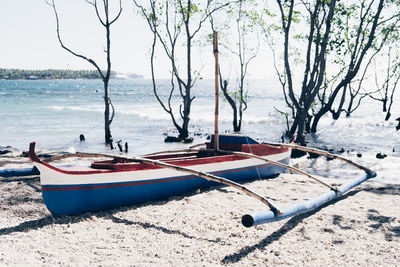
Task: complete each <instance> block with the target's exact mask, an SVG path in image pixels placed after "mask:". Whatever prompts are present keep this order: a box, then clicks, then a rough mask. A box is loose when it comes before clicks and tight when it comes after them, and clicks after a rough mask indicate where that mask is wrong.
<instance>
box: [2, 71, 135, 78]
mask: <svg viewBox="0 0 400 267" xmlns="http://www.w3.org/2000/svg"><path fill="white" fill-rule="evenodd" d="M123 78H127V79H140V78H143V76H141V75H138V74H135V73H130V74H121V73H118V72H115V71H112V72H111V79H123ZM59 79H65V80H76V79H88V80H95V79H101V76H100V74H99V73H98V71H97V70H62V69H46V70H25V69H1V68H0V80H59Z"/></svg>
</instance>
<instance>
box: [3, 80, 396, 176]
mask: <svg viewBox="0 0 400 267" xmlns="http://www.w3.org/2000/svg"><path fill="white" fill-rule="evenodd" d="M159 84H161V87H160V92H161V97H162V98H163V99H167V97H168V89H169V86H170V84H169V81H168V80H165V81H159ZM213 92H214V91H213V82H212V81H207V80H202V81H200V82H199V83H198V84H197V86H196V87H195V88H193V95H195V96H196V99H195V100H194V101H193V106H192V113H191V129H190V131H191V132H192V133H195V134H197V135H196V142H202V141H204V140H205V138H206V134H207V133H210V132H211V131H212V127H213V118H214V115H213V113H214V106H213V105H214V100H213V97H214V95H213ZM176 94H178V92H176ZM248 95H249V101H248V105H249V107H248V110H246V111H245V113H244V123H243V127H242V128H243V133H245V134H249V135H250V136H253V137H255V138H258V139H260V140H264V141H279V140H280V136H281V135H282V133H283V132H284V130H285V118H284V117H283V116H282V115H280V114H279V113H278V112H277V111H276V110H275V108H276V109H279V110H286V107H285V103H284V99H283V97H282V93H281V91H280V88H279V87H277V86H276V83H275V84H274V83H273V82H271V81H264V80H256V81H250V82H249V93H248ZM110 97H111V100H112V101H113V104H114V106H115V109H116V114H115V119H114V121H113V123H112V125H111V132H112V135H113V138H114V140H115V141H118V140H122V142H128V144H129V154H130V155H140V154H145V153H149V152H154V151H159V150H172V149H179V148H184V147H187V146H188V145H184V144H166V143H164V142H163V140H164V138H165V134H166V133H173V131H174V130H173V127H172V123H171V121H170V118H169V115H168V114H167V113H166V112H165V111H163V109H162V108H161V106H160V105H159V103H158V102H157V100H156V99H155V97H154V95H153V92H152V86H151V81H150V80H141V79H138V80H112V81H111V84H110ZM0 102H1V107H0V118H1V119H2V124H3V127H2V129H1V130H0V146H7V145H11V146H13V147H16V148H19V149H25V150H26V149H27V148H28V144H29V142H31V141H36V142H37V146H38V147H39V148H46V149H51V150H63V151H67V150H68V151H91V152H107V153H109V152H110V151H109V150H107V149H106V148H105V147H104V144H103V143H104V128H103V127H104V126H103V124H104V122H103V120H104V118H103V111H104V103H103V89H102V82H101V81H100V80H35V81H26V80H15V81H8V80H0ZM173 104H174V106H175V108H178V107H179V102H177V101H175V103H173ZM220 106H221V108H220V126H219V127H220V132H225V131H231V129H232V126H231V117H232V115H231V109H230V107H229V105H228V103H227V102H226V101H224V100H223V98H222V97H221V100H220ZM392 114H393V116H392V118H391V120H389V121H388V122H385V121H384V120H383V119H384V115H385V114H383V113H382V112H381V106H380V104H379V103H377V102H372V101H366V102H365V103H364V104H362V106H361V107H360V109H359V110H357V111H356V112H355V113H354V114H352V116H351V117H350V118H344V117H343V118H340V119H339V120H337V121H332V120H331V118H330V117H329V116H327V117H325V118H323V119H322V120H321V123H320V126H319V131H318V134H316V135H312V136H310V137H309V141H310V143H311V145H313V146H316V147H327V148H333V149H335V150H336V151H339V150H341V149H342V148H343V149H344V150H345V151H346V152H345V153H344V155H345V156H348V157H350V158H353V159H355V160H358V161H360V162H362V163H364V164H366V165H368V166H372V167H374V168H375V169H377V170H378V172H379V177H378V179H380V180H382V181H385V182H395V183H400V178H399V177H398V176H397V175H394V174H395V173H397V174H400V166H399V165H400V160H399V158H400V134H399V132H397V131H396V129H395V127H396V125H397V122H396V121H395V118H396V117H398V116H400V107H399V106H395V107H394V110H393V111H392ZM80 134H84V135H85V137H86V142H82V143H81V142H80V141H79V135H80ZM347 151H349V153H347ZM357 152H359V153H362V154H363V157H362V158H358V157H357V156H356V153H357ZM379 152H380V153H384V154H386V155H388V157H387V158H385V159H382V160H377V159H376V158H375V155H376V153H379ZM114 153H118V152H116V151H114Z"/></svg>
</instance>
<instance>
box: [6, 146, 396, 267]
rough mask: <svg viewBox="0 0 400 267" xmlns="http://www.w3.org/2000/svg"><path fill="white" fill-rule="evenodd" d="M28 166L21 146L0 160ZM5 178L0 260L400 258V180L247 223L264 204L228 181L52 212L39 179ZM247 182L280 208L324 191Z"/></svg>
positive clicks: (151, 262)
mask: <svg viewBox="0 0 400 267" xmlns="http://www.w3.org/2000/svg"><path fill="white" fill-rule="evenodd" d="M297 164H299V163H297ZM301 164H302V162H300V165H301ZM319 164H322V163H319ZM323 164H325V163H323ZM28 165H29V161H28V160H27V159H26V158H21V157H19V154H18V152H13V153H10V154H7V155H2V156H1V157H0V167H2V168H4V167H10V166H12V167H15V166H28ZM1 179H2V180H1V182H0V209H1V216H0V265H31V266H32V265H43V266H53V265H61V266H65V265H75V266H77V265H79V266H82V265H123V266H125V265H137V266H160V265H161V266H165V265H175V266H216V265H217V266H218V265H238V266H251V265H255V266H266V265H296V266H299V265H305V266H316V265H317V266H336V265H345V266H354V265H363V266H366V265H368V266H396V265H397V266H398V265H399V264H400V185H394V184H383V183H379V182H375V181H373V180H371V181H368V182H365V183H364V184H362V185H361V186H358V187H356V188H355V189H353V190H351V191H350V192H349V193H348V194H346V195H344V196H342V197H341V198H339V199H338V200H335V201H333V202H331V203H330V204H329V205H325V206H324V207H323V208H320V209H318V210H315V211H312V212H309V213H305V214H302V215H298V216H295V217H292V218H290V219H286V220H283V221H279V222H274V223H269V224H264V225H259V226H256V227H253V228H245V227H243V226H242V225H241V222H240V220H241V216H242V215H244V214H245V213H248V212H251V211H259V210H263V209H265V207H264V206H263V204H261V203H259V202H258V201H257V200H254V199H252V198H249V197H248V196H245V195H243V194H242V193H240V192H238V191H236V190H235V189H231V188H228V187H222V186H221V187H214V188H212V189H210V190H202V191H198V192H193V193H190V194H186V195H183V196H177V197H171V198H169V199H167V200H163V201H153V202H148V203H145V204H141V205H133V206H128V207H121V208H118V209H113V210H109V211H101V212H96V213H87V214H83V215H79V216H63V217H53V216H52V215H51V214H50V213H49V211H48V210H47V208H46V206H45V205H44V203H43V200H42V197H41V191H40V183H39V178H38V177H37V176H31V177H25V178H22V179H20V178H7V179H4V178H1ZM327 181H329V182H331V183H341V182H343V181H339V180H337V179H334V180H333V179H331V180H327ZM246 186H248V187H249V188H251V189H253V190H255V191H257V192H259V193H261V194H263V195H267V196H269V197H270V199H271V200H272V201H273V202H274V203H275V204H277V205H278V206H285V205H286V204H288V203H293V202H296V201H301V200H304V199H309V198H313V197H315V196H317V195H318V194H319V193H321V192H325V191H326V190H327V189H325V188H324V187H321V186H320V185H318V184H316V183H315V182H310V181H309V180H308V179H307V178H305V177H303V176H299V175H293V174H283V175H280V176H279V177H277V178H274V179H268V180H257V181H253V182H249V183H246Z"/></svg>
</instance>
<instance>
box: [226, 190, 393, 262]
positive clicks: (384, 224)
mask: <svg viewBox="0 0 400 267" xmlns="http://www.w3.org/2000/svg"><path fill="white" fill-rule="evenodd" d="M362 191H368V192H371V193H374V194H382V195H385V194H390V195H398V194H400V186H398V185H388V186H386V187H379V188H374V187H368V188H365V189H358V190H353V191H351V192H349V193H347V194H345V195H343V196H341V197H339V198H337V199H334V200H332V201H330V202H328V203H326V204H324V205H322V206H321V207H319V208H317V209H315V210H312V211H309V212H306V213H303V214H300V215H297V216H294V217H292V218H291V219H289V220H288V221H287V222H286V223H285V224H284V225H283V226H282V227H281V228H279V229H278V230H276V231H275V232H273V233H272V234H271V235H269V236H267V237H266V238H264V239H263V240H261V241H260V242H259V243H258V244H255V245H253V246H246V247H243V248H242V249H241V250H239V251H238V252H236V253H234V254H231V255H227V256H225V257H224V258H223V259H222V261H221V263H222V264H230V263H237V262H239V261H240V260H241V259H243V258H245V257H247V256H248V255H249V254H250V253H252V252H254V251H255V250H265V249H266V248H267V247H268V246H269V245H270V244H272V243H274V242H275V241H278V240H279V239H280V238H282V237H283V236H284V235H285V234H287V233H288V232H290V231H292V230H293V229H295V228H296V227H297V226H298V225H299V224H300V223H301V222H302V221H303V220H304V219H305V218H308V217H310V216H313V215H314V214H316V213H318V212H319V211H320V210H321V209H323V208H325V207H327V206H329V205H332V204H334V203H336V202H338V201H341V200H344V199H346V198H348V197H351V196H354V195H356V194H358V193H359V192H362ZM377 214H378V212H377V211H375V210H368V218H367V220H368V221H371V222H373V224H371V225H369V227H372V228H380V229H383V231H384V234H385V239H386V240H387V241H392V239H393V236H397V237H399V236H400V227H398V226H397V227H391V226H390V225H389V223H390V222H394V221H395V220H396V218H395V217H387V216H380V215H377ZM342 219H343V217H342V216H338V215H334V216H333V222H332V223H333V224H334V225H337V226H339V227H340V228H342V229H345V230H351V229H353V227H352V226H348V225H343V224H342ZM399 222H400V220H399ZM351 223H355V221H352V222H351ZM358 223H362V222H360V221H358ZM300 231H301V229H300ZM322 231H324V232H328V233H334V232H333V230H332V229H326V228H325V229H322ZM334 242H338V243H341V242H343V241H341V240H339V241H337V240H336V241H334Z"/></svg>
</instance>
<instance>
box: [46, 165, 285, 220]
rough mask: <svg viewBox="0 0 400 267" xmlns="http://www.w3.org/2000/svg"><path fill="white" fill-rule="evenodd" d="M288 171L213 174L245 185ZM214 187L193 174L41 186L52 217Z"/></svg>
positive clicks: (267, 168) (255, 169)
mask: <svg viewBox="0 0 400 267" xmlns="http://www.w3.org/2000/svg"><path fill="white" fill-rule="evenodd" d="M281 162H282V163H285V164H287V163H288V162H289V158H286V159H284V160H281ZM285 170H286V169H285V168H283V167H279V166H276V165H272V164H261V165H256V166H250V167H246V168H239V169H230V170H224V171H218V172H213V173H212V174H214V175H217V176H220V177H224V178H227V179H229V180H232V181H235V182H242V181H246V180H251V179H257V178H260V177H262V178H266V177H270V176H274V175H277V174H279V173H282V172H284V171H285ZM213 185H217V183H215V182H210V181H207V180H205V179H203V178H199V177H196V176H194V175H183V176H175V177H168V178H163V179H154V180H143V181H134V182H120V183H105V184H79V185H42V194H43V199H44V202H45V204H46V206H47V208H48V209H49V210H50V212H51V213H52V214H53V215H73V214H80V213H85V212H93V211H99V210H107V209H111V208H116V207H120V206H127V205H132V204H138V203H143V202H147V201H151V200H160V199H166V198H168V197H170V196H174V195H180V194H183V193H187V192H192V191H194V190H197V189H200V188H207V187H210V186H213Z"/></svg>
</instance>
